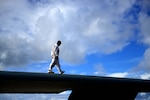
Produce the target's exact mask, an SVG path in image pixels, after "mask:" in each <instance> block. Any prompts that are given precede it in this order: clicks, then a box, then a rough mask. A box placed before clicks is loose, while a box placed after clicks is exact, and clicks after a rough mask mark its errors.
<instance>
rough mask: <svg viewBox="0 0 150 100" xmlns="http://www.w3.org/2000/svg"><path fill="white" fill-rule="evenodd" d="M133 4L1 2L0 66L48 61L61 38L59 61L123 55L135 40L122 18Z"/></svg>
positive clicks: (70, 61)
mask: <svg viewBox="0 0 150 100" xmlns="http://www.w3.org/2000/svg"><path fill="white" fill-rule="evenodd" d="M134 2H135V1H134V0H125V1H120V0H116V1H110V0H104V1H103V0H100V1H99V0H98V1H97V0H95V1H86V2H85V1H80V0H79V1H78V0H77V1H64V2H61V1H56V2H54V1H53V2H52V1H49V0H46V1H38V2H36V1H30V2H29V1H26V0H24V1H20V0H15V1H13V2H12V1H7V0H3V2H2V3H1V5H2V6H1V7H0V13H1V15H0V21H1V24H0V27H1V28H0V46H1V49H0V57H2V55H4V53H6V57H5V59H4V58H0V62H1V63H2V64H3V65H4V66H11V65H12V66H17V65H22V64H27V63H30V62H34V61H40V60H43V59H45V60H48V59H49V57H50V50H51V46H52V45H53V44H54V43H55V42H56V41H57V40H58V39H60V40H62V45H61V47H60V48H61V59H63V60H64V61H65V62H67V63H70V64H77V63H82V62H84V60H85V56H86V55H87V54H89V53H93V52H100V53H103V54H110V53H114V52H117V51H121V50H122V49H123V48H124V47H125V46H127V45H128V44H129V41H130V40H131V39H132V37H133V36H134V33H133V29H134V27H135V26H133V25H132V24H131V23H129V22H128V19H124V18H123V16H124V14H125V13H124V12H125V11H126V10H129V9H130V7H131V6H132V5H133V4H134ZM16 4H17V5H18V6H17V7H16ZM116 9H117V10H116ZM108 12H109V13H108ZM2 23H3V24H2ZM12 58H13V59H12Z"/></svg>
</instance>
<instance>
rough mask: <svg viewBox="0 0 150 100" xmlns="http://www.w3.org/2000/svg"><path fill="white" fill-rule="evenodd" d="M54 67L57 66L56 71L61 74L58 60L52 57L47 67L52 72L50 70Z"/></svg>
mask: <svg viewBox="0 0 150 100" xmlns="http://www.w3.org/2000/svg"><path fill="white" fill-rule="evenodd" d="M55 65H56V66H57V69H58V71H59V72H61V69H60V64H59V58H58V59H56V57H52V61H51V63H50V65H49V70H50V71H52V69H53V67H54V66H55Z"/></svg>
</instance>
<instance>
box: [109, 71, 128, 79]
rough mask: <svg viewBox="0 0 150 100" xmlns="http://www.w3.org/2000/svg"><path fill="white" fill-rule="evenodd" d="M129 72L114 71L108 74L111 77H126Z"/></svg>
mask: <svg viewBox="0 0 150 100" xmlns="http://www.w3.org/2000/svg"><path fill="white" fill-rule="evenodd" d="M128 74H129V73H128V72H122V73H121V72H119V73H112V74H110V75H108V76H109V77H121V78H125V77H127V75H128Z"/></svg>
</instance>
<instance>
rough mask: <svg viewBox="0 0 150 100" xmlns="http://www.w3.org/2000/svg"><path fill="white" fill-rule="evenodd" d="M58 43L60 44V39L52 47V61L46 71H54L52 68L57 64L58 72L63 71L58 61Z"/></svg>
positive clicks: (61, 72)
mask: <svg viewBox="0 0 150 100" xmlns="http://www.w3.org/2000/svg"><path fill="white" fill-rule="evenodd" d="M60 45H61V41H60V40H58V41H57V43H56V44H55V45H54V46H53V47H52V50H51V57H52V61H51V63H50V66H49V70H48V73H54V72H53V71H52V69H53V67H54V66H55V65H56V66H57V69H58V71H59V73H60V74H63V73H64V71H62V70H61V67H60V63H59V46H60Z"/></svg>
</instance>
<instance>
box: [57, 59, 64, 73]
mask: <svg viewBox="0 0 150 100" xmlns="http://www.w3.org/2000/svg"><path fill="white" fill-rule="evenodd" d="M56 66H57V69H58V71H59V73H60V74H63V73H64V71H62V70H61V67H60V64H59V59H58V60H57V61H56Z"/></svg>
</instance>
